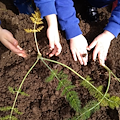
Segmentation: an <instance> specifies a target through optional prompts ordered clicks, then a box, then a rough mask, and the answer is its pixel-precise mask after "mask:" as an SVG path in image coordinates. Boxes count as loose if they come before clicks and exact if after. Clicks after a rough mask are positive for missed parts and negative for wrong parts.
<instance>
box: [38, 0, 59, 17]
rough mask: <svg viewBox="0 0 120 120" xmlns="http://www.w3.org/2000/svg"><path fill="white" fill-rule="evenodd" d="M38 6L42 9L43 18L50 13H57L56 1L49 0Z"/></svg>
mask: <svg viewBox="0 0 120 120" xmlns="http://www.w3.org/2000/svg"><path fill="white" fill-rule="evenodd" d="M37 7H38V8H39V10H40V13H41V18H43V17H45V16H47V15H50V14H57V12H56V8H55V2H54V1H49V2H46V3H44V4H39V5H38V6H37Z"/></svg>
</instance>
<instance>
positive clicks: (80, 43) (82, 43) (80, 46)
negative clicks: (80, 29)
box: [70, 34, 88, 65]
mask: <svg viewBox="0 0 120 120" xmlns="http://www.w3.org/2000/svg"><path fill="white" fill-rule="evenodd" d="M87 47H88V43H87V40H86V39H85V37H84V36H83V35H82V34H81V35H78V36H76V37H74V38H71V39H70V49H71V52H72V55H73V59H74V60H75V61H77V58H78V60H79V61H80V63H81V65H87V62H88V53H87V49H86V48H87Z"/></svg>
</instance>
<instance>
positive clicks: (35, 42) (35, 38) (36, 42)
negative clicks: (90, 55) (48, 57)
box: [34, 23, 42, 56]
mask: <svg viewBox="0 0 120 120" xmlns="http://www.w3.org/2000/svg"><path fill="white" fill-rule="evenodd" d="M35 28H36V23H34V38H35V44H36V48H37V52H38V55H40V56H42V54H41V53H40V51H39V48H38V43H37V37H36V32H35Z"/></svg>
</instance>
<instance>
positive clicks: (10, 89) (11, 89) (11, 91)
mask: <svg viewBox="0 0 120 120" xmlns="http://www.w3.org/2000/svg"><path fill="white" fill-rule="evenodd" d="M8 90H9V91H10V93H12V94H15V92H16V91H14V89H13V88H12V87H10V86H8Z"/></svg>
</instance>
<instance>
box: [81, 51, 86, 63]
mask: <svg viewBox="0 0 120 120" xmlns="http://www.w3.org/2000/svg"><path fill="white" fill-rule="evenodd" d="M81 58H82V61H83V64H84V65H87V62H88V54H87V53H86V55H85V56H82V57H81Z"/></svg>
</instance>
